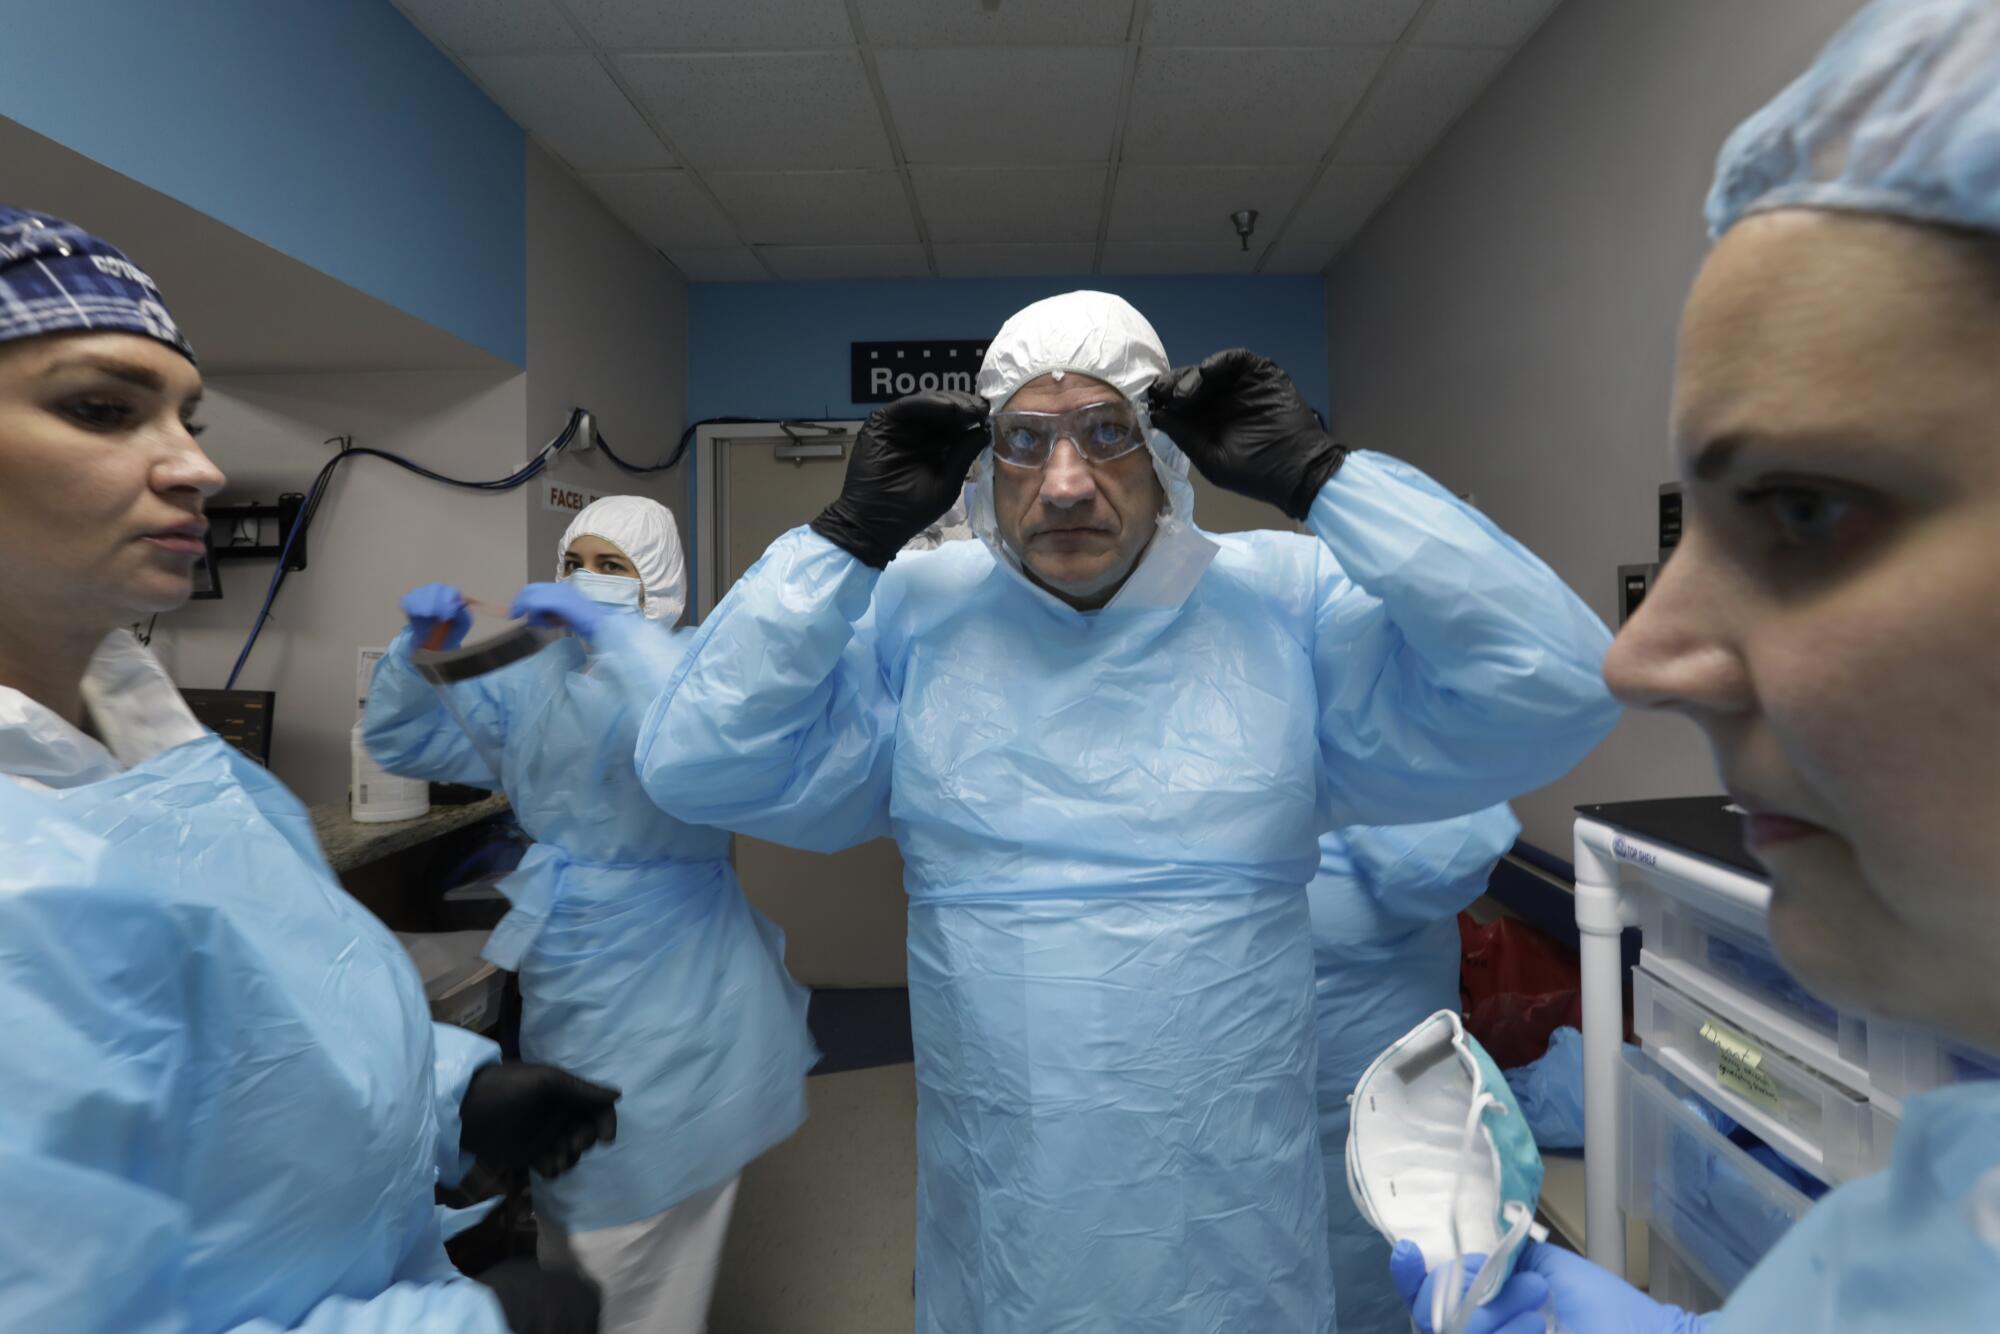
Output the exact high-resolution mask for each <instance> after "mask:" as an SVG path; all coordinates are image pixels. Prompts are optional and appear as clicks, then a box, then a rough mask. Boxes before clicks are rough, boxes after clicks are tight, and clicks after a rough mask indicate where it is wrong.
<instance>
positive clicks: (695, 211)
mask: <svg viewBox="0 0 2000 1334" xmlns="http://www.w3.org/2000/svg"><path fill="white" fill-rule="evenodd" d="M583 183H584V184H585V185H588V186H589V187H590V188H591V189H593V190H595V191H596V192H597V196H598V198H600V199H602V200H603V201H604V202H605V203H606V204H608V205H610V207H611V211H612V212H613V213H616V214H617V215H618V216H619V217H621V218H623V219H624V220H625V221H626V222H627V223H628V224H630V226H631V228H632V230H633V231H635V232H637V233H639V235H641V236H643V237H645V238H646V239H647V240H648V241H650V242H652V243H653V245H655V246H657V247H658V248H660V249H661V250H665V251H669V252H671V251H675V250H681V249H696V248H701V247H706V246H733V245H736V244H737V243H738V240H739V238H738V237H737V235H736V229H735V228H733V227H731V226H730V225H729V219H728V218H727V217H725V216H724V215H723V213H722V210H721V209H718V208H717V207H716V206H715V205H714V204H713V203H712V202H711V201H710V200H709V198H708V196H707V195H705V194H703V193H702V190H701V187H700V186H698V185H696V184H695V182H694V178H693V177H692V176H691V175H689V174H688V173H687V172H684V171H621V172H611V173H585V175H584V178H583Z"/></svg>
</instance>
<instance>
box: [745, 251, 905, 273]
mask: <svg viewBox="0 0 2000 1334" xmlns="http://www.w3.org/2000/svg"><path fill="white" fill-rule="evenodd" d="M757 253H758V254H759V255H762V256H763V258H764V262H765V263H767V264H769V265H770V266H771V272H773V273H775V274H777V275H778V276H779V277H780V278H788V279H803V280H808V281H810V280H813V279H821V278H927V277H929V276H930V266H929V265H928V264H926V263H925V262H924V248H923V247H922V246H920V245H832V246H808V245H801V246H784V245H779V246H759V247H758V248H757Z"/></svg>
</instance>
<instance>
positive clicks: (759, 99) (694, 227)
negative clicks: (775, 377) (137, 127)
mask: <svg viewBox="0 0 2000 1334" xmlns="http://www.w3.org/2000/svg"><path fill="white" fill-rule="evenodd" d="M394 3H395V4H396V6H397V7H398V8H399V9H401V10H402V11H403V13H404V14H406V15H407V16H408V17H409V18H410V20H411V21H412V22H413V23H414V24H416V26H417V27H418V28H419V29H420V30H422V31H423V32H424V33H425V34H426V35H427V36H428V37H429V38H430V39H431V40H432V41H433V42H435V43H436V44H437V45H438V46H439V47H440V48H441V49H443V50H444V51H445V52H446V53H447V54H448V55H450V56H451V57H452V59H453V60H454V61H456V62H457V63H458V65H459V66H460V67H461V68H462V69H464V70H465V71H466V73H467V74H469V75H470V76H471V77H472V78H473V79H474V80H475V81H476V82H477V83H478V84H479V85H480V86H481V87H482V88H484V89H485V90H486V92H487V93H488V94H489V95H490V96H491V97H492V98H493V100H494V101H495V102H497V103H499V105H500V106H501V107H502V108H504V109H505V110H506V111H507V113H508V114H509V115H511V116H512V117H513V118H514V119H515V120H516V121H518V122H520V124H521V125H522V126H523V127H524V128H525V129H526V130H527V131H528V132H529V133H530V134H531V135H533V136H534V137H535V138H536V139H537V140H538V141H539V142H541V143H542V144H543V145H544V146H545V147H547V148H548V149H549V150H550V151H551V152H553V153H554V154H556V155H557V156H558V157H560V158H562V159H563V160H564V161H565V162H567V163H568V164H569V165H570V166H571V167H572V168H574V169H575V170H576V172H577V173H578V175H580V176H581V177H582V178H583V180H584V181H585V182H586V183H587V184H588V185H589V186H590V188H591V189H593V190H595V191H596V192H597V194H598V195H599V196H600V197H601V198H603V200H604V202H605V203H606V204H607V205H608V206H609V207H610V208H611V209H612V210H613V211H614V212H616V213H617V214H618V215H619V216H620V217H622V218H623V219H624V220H625V221H626V222H627V223H628V224H630V225H631V227H632V228H633V229H634V230H635V231H637V232H638V233H639V234H640V235H641V236H643V237H645V238H646V239H647V240H648V241H650V242H651V243H652V244H653V245H655V246H657V247H658V248H659V249H660V251H661V252H662V253H664V254H665V255H667V257H668V258H670V259H671V260H672V261H673V262H674V263H675V264H676V265H678V266H679V267H680V269H681V270H682V271H683V272H684V273H686V274H687V276H688V277H689V278H690V279H692V280H694V281H697V282H713V281H720V282H736V281H754V280H758V279H768V278H863V277H867V278H874V277H916V276H922V275H925V274H940V275H944V276H948V277H970V276H991V275H1014V274H1047V275H1069V274H1089V273H1252V272H1260V273H1318V272H1321V271H1323V270H1324V269H1325V268H1326V266H1327V265H1328V264H1329V263H1330V262H1331V261H1332V259H1333V257H1334V255H1335V254H1337V253H1338V252H1339V251H1340V249H1341V248H1342V247H1344V246H1345V245H1346V244H1347V243H1348V242H1349V241H1350V240H1352V239H1353V237H1354V236H1355V234H1356V233H1357V232H1359V231H1360V229H1361V227H1362V225H1363V224H1364V223H1366V222H1367V220H1368V219H1369V217H1370V216H1372V215H1373V214H1374V212H1375V211H1376V209H1378V208H1379V207H1380V206H1381V205H1382V203H1383V202H1384V201H1385V200H1387V199H1388V198H1389V196H1390V195H1391V194H1392V193H1394V191H1395V189H1396V187H1397V186H1398V185H1399V184H1400V183H1401V182H1402V180H1403V178H1404V177H1405V176H1406V175H1407V174H1408V173H1409V171H1410V169H1411V167H1413V166H1414V165H1415V164H1416V163H1417V162H1418V161H1419V160H1420V159H1421V158H1422V157H1423V156H1424V154H1426V153H1428V152H1429V151H1430V150H1431V148H1432V146H1433V145H1435V144H1436V143H1437V141H1438V140H1439V139H1440V138H1441V137H1442V136H1443V134H1444V132H1445V131H1446V130H1447V129H1448V128H1449V127H1450V126H1451V123H1452V122H1453V121H1454V120H1456V119H1457V118H1458V116H1459V114H1460V113H1461V112H1463V111H1464V110H1465V108H1466V107H1468V106H1469V105H1471V103H1472V101H1473V100H1474V99H1475V98H1476V97H1478V96H1479V94H1480V92H1482V91H1483V90H1484V89H1485V87H1486V86H1487V84H1488V83H1490V82H1491V81H1492V80H1493V77H1494V76H1495V75H1496V74H1498V73H1499V72H1500V70H1501V68H1502V67H1503V66H1504V65H1505V64H1506V63H1507V61H1508V60H1509V58H1511V57H1512V55H1513V54H1514V52H1515V51H1516V50H1517V49H1518V48H1519V47H1520V45H1521V44H1522V43H1523V42H1525V41H1526V40H1527V39H1528V37H1529V36H1530V35H1532V34H1533V32H1534V31H1535V29H1536V28H1537V27H1539V26H1540V25H1541V23H1542V21H1543V20H1544V19H1545V18H1547V17H1548V15H1549V13H1550V11H1552V10H1553V9H1554V8H1555V7H1556V5H1557V4H1558V3H1559V0H394ZM1246 208H1248V209H1255V210H1257V212H1258V215H1259V216H1258V221H1257V227H1256V232H1255V234H1254V235H1253V237H1252V238H1251V242H1250V248H1249V250H1248V251H1247V252H1245V251H1244V250H1243V248H1242V243H1241V242H1240V241H1239V240H1238V239H1237V236H1236V232H1235V228H1234V227H1233V225H1232V224H1231V222H1230V220H1229V217H1230V214H1232V213H1234V212H1236V211H1237V210H1239V209H1246Z"/></svg>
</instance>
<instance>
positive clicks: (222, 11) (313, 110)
mask: <svg viewBox="0 0 2000 1334" xmlns="http://www.w3.org/2000/svg"><path fill="white" fill-rule="evenodd" d="M0 27H4V32H0V115H4V116H7V117H9V118H11V119H13V120H15V121H18V122H20V123H21V124H22V125H25V126H27V127H28V128H29V129H31V130H34V131H35V132H36V133H38V134H42V135H46V136H47V137H48V138H51V139H54V140H56V141H57V142H58V143H61V144H64V145H66V146H67V147H69V148H72V149H75V150H76V151H77V152H79V153H82V154H84V155H85V156H87V157H91V158H94V159H96V160H97V161H99V162H102V163H103V164H104V165H106V166H108V167H110V168H112V169H113V170H114V171H118V172H121V173H123V174H124V175H127V176H130V177H132V178H133V179H135V180H138V181H140V182H143V183H144V184H146V185H149V186H151V187H153V188H154V189H156V190H158V191H160V192H161V193H163V194H167V195H171V196H173V197H174V198H176V199H179V200H181V201H182V202H184V203H186V204H188V205H190V206H192V207H194V208H197V209H200V210H201V211H202V212H204V213H206V214H208V215H210V216H211V217H214V218H217V219H219V220H220V221H222V222H225V223H228V224H229V225H230V226H232V227H235V228H236V229H237V230H238V231H241V232H245V233H247V234H248V235H250V236H253V237H255V238H257V239H258V240H259V241H262V242H264V243H265V244H266V245H269V246H271V247H273V248H275V249H277V250H281V251H284V252H285V253H286V254H288V255H291V256H293V257H294V258H296V259H299V260H301V261H303V262H305V263H307V264H310V265H312V266H313V267H315V268H317V269H320V270H321V271H323V272H325V273H328V274H331V275H332V276H333V277H335V278H338V279H340V280H341V281H343V282H345V283H348V284H349V285H351V286H353V287H357V288H360V289H361V290H362V291H364V292H367V293H369V294H370V295H372V296H375V297H379V298H380V299H382V300H383V301H386V302H388V303H390V304H391V305H394V306H397V307H399V308H401V309H403V310H406V311H408V312H409V313H411V314H412V315H415V316H417V317H419V318H420V319H424V320H428V321H429V322H431V323H432V324H435V325H438V326H439V327H441V328H444V329H448V330H450V331H451V332H452V333H455V334H457V335H458V336H459V337H461V338H463V339H465V340H466V341H467V342H470V343H474V344H477V345H478V346H480V347H483V348H485V349H486V350H487V351H489V352H492V353H494V354H496V355H497V356H501V357H504V358H506V359H507V360H508V361H511V362H514V363H515V364H517V365H518V364H520V363H521V362H522V361H523V359H524V357H525V353H526V345H527V334H526V324H527V315H526V290H527V277H526V249H525V242H524V227H525V221H524V202H523V201H524V191H525V188H526V187H525V181H524V153H525V141H524V139H523V137H522V134H521V131H520V129H519V128H518V127H517V126H516V125H515V124H514V123H513V122H512V121H511V120H509V119H508V118H507V116H506V115H505V113H503V112H502V111H501V110H500V109H499V108H498V107H496V106H494V105H493V103H492V102H490V101H488V100H487V98H486V96H485V94H483V93H481V92H480V91H479V90H478V89H477V88H475V87H474V86H473V85H472V84H471V83H470V82H469V81H467V80H466V79H465V77H464V76H463V75H461V74H460V73H459V72H458V71H457V70H456V69H455V68H453V66H452V65H451V62H449V61H448V60H446V59H445V57H444V56H443V54H442V53H440V52H439V51H438V50H437V49H436V48H435V47H433V46H432V45H431V44H430V43H429V42H428V41H426V40H425V39H424V38H423V36H422V35H421V34H420V33H418V32H417V30H416V29H414V28H412V27H411V26H410V25H409V23H408V21H406V20H405V19H404V18H403V17H402V15H400V14H398V13H397V12H396V11H395V10H394V9H392V8H391V7H390V6H389V5H388V3H387V2H386V0H302V2H294V0H59V2H57V3H50V2H44V3H24V4H15V5H8V6H7V7H6V19H5V23H4V25H0ZM4 187H5V181H4V178H0V193H4ZM7 202H9V203H13V204H23V205H33V203H34V201H33V200H28V199H22V200H8V201H7Z"/></svg>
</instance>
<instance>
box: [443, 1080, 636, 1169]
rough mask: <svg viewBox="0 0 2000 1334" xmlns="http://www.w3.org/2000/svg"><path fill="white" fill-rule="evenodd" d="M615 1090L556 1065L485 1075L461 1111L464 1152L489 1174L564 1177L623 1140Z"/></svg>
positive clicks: (470, 1086)
mask: <svg viewBox="0 0 2000 1334" xmlns="http://www.w3.org/2000/svg"><path fill="white" fill-rule="evenodd" d="M618 1097H619V1093H618V1090H617V1089H613V1088H606V1087H604V1086H603V1085H602V1084H593V1083H591V1082H590V1081H589V1080H587V1079H578V1078H577V1077H576V1076H575V1075H573V1074H571V1073H569V1071H567V1070H558V1069H556V1067H554V1066H553V1065H530V1064H527V1063H525V1062H522V1061H502V1062H501V1063H500V1064H498V1065H489V1066H485V1067H483V1068H481V1069H480V1070H479V1071H478V1072H476V1073H475V1074H474V1075H473V1076H472V1082H471V1083H470V1084H468V1085H467V1086H466V1089H465V1097H464V1098H463V1099H462V1100H460V1102H459V1104H458V1121H459V1127H460V1128H459V1135H458V1144H459V1147H460V1148H462V1149H464V1150H465V1151H466V1152H467V1153H470V1154H471V1155H473V1157H475V1158H477V1159H479V1161H480V1162H482V1163H484V1164H485V1165H486V1166H488V1167H492V1168H497V1169H499V1170H501V1171H507V1170H509V1169H511V1168H519V1167H532V1168H533V1169H534V1170H535V1171H537V1172H539V1173H541V1174H542V1175H543V1176H545V1177H556V1176H561V1175H562V1174H563V1173H564V1172H567V1171H569V1169H570V1168H572V1167H575V1166H576V1160H577V1159H579V1158H581V1157H583V1154H584V1151H585V1150H586V1149H589V1148H590V1147H591V1146H592V1145H595V1144H600V1143H602V1144H609V1143H610V1142H611V1141H612V1140H614V1139H617V1138H618V1113H617V1111H616V1109H615V1108H614V1107H613V1104H614V1103H616V1102H617V1101H618Z"/></svg>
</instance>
